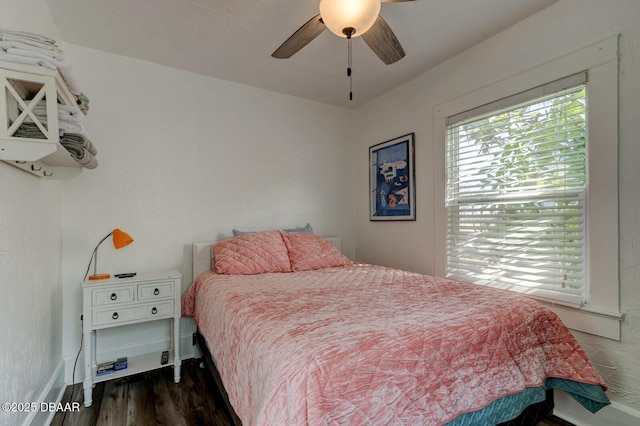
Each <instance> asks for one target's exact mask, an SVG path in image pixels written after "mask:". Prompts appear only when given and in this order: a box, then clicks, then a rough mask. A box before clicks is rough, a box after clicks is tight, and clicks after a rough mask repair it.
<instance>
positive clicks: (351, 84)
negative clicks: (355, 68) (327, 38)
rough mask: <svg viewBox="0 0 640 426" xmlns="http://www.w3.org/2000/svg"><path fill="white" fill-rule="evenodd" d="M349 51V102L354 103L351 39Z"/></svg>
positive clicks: (349, 39) (349, 40)
mask: <svg viewBox="0 0 640 426" xmlns="http://www.w3.org/2000/svg"><path fill="white" fill-rule="evenodd" d="M348 45H349V47H348V50H349V59H348V61H349V65H348V68H347V76H348V77H349V100H350V101H352V100H353V77H352V75H351V74H352V72H351V37H348Z"/></svg>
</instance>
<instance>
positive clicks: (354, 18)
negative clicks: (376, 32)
mask: <svg viewBox="0 0 640 426" xmlns="http://www.w3.org/2000/svg"><path fill="white" fill-rule="evenodd" d="M379 14H380V0H320V15H321V16H322V20H323V21H324V23H325V25H326V26H327V28H329V30H330V31H331V32H332V33H334V34H335V35H337V36H339V37H342V38H347V37H350V36H352V37H358V36H361V35H362V34H364V33H365V32H367V30H369V28H371V27H372V26H373V24H374V23H375V22H376V20H377V19H378V15H379Z"/></svg>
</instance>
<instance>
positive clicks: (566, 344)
mask: <svg viewBox="0 0 640 426" xmlns="http://www.w3.org/2000/svg"><path fill="white" fill-rule="evenodd" d="M336 245H339V239H333V240H331V239H323V238H320V237H317V236H315V235H313V234H309V233H298V232H293V233H285V232H282V231H268V232H260V233H255V234H248V235H241V236H238V237H234V238H231V239H228V240H224V241H221V242H217V243H198V244H194V258H193V259H194V277H197V279H195V281H194V283H193V284H192V285H191V286H190V287H189V289H188V290H187V291H186V292H185V294H184V295H183V299H182V311H183V315H184V316H193V317H194V318H195V321H196V324H197V327H198V338H199V340H200V342H202V343H201V345H200V347H201V349H202V350H203V352H205V354H206V358H207V360H209V365H210V368H211V370H212V373H213V375H214V377H215V378H216V381H217V382H218V385H219V387H220V388H221V393H222V394H223V396H224V397H225V399H226V402H227V403H228V408H229V409H230V412H231V414H232V417H233V418H234V422H235V423H236V424H244V425H246V426H249V425H284V424H286V425H307V424H308V425H319V424H323V425H324V424H337V425H359V424H367V425H368V424H391V425H395V424H398V425H400V424H403V425H409V424H411V425H414V424H419V425H442V424H447V425H452V426H454V425H496V424H502V423H505V424H531V425H533V424H537V423H538V422H539V421H540V420H541V419H543V418H545V417H546V416H548V415H549V414H550V412H551V410H552V407H553V389H561V390H563V391H565V392H567V393H568V394H569V395H571V396H572V397H574V398H575V399H576V400H577V401H578V402H580V403H581V404H582V405H583V406H584V407H585V408H586V409H588V410H590V411H592V412H596V411H598V410H599V409H600V408H602V407H603V406H605V405H607V404H609V400H608V398H607V396H606V394H605V393H604V391H606V385H605V383H604V382H603V380H602V378H601V376H600V375H599V374H598V372H597V371H596V369H595V367H594V366H593V364H592V363H591V361H590V360H589V359H588V357H587V355H586V354H585V352H584V351H583V349H582V348H581V347H580V346H579V344H578V343H577V342H576V340H575V339H574V338H573V336H572V335H571V333H570V332H569V331H568V330H567V328H566V327H565V326H564V325H563V324H562V323H561V321H560V320H559V318H558V317H557V316H556V315H555V314H554V313H552V312H551V311H549V310H548V309H546V308H545V307H544V306H543V305H542V304H539V303H537V302H535V301H533V300H531V299H528V298H524V297H522V296H519V295H515V294H513V293H510V292H507V291H502V290H496V289H490V288H486V287H482V286H477V285H472V284H468V283H463V282H457V281H452V280H447V279H444V278H439V277H431V276H425V275H420V274H416V273H411V272H406V271H401V270H397V269H393V268H387V267H384V266H380V265H368V264H359V263H352V262H351V261H349V260H348V259H347V258H346V257H344V256H342V255H341V253H340V251H339V250H338V249H337V248H336ZM213 262H215V263H213ZM209 357H210V358H209Z"/></svg>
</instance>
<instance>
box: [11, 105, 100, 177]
mask: <svg viewBox="0 0 640 426" xmlns="http://www.w3.org/2000/svg"><path fill="white" fill-rule="evenodd" d="M57 105H58V126H59V134H60V143H61V144H62V146H63V147H64V148H65V149H66V150H67V151H69V153H70V154H71V156H72V157H73V158H74V159H75V160H76V161H77V162H78V163H79V164H80V165H82V166H83V167H85V168H87V169H95V168H96V167H98V160H96V158H95V156H96V155H97V154H98V150H97V149H96V148H95V146H94V145H93V144H92V143H91V140H89V136H88V133H87V131H86V127H85V124H84V115H83V114H82V112H81V111H80V109H79V108H76V107H74V106H68V105H62V104H57ZM31 111H32V112H33V114H34V115H35V116H36V119H37V120H38V121H39V122H40V123H42V124H44V125H46V124H47V107H46V104H45V103H44V101H40V102H39V103H38V104H37V105H35V106H34V107H33V108H32V110H31ZM15 135H16V136H19V137H24V138H32V139H44V135H43V134H42V132H41V131H40V129H38V126H37V125H36V124H35V123H34V122H33V120H32V119H31V118H30V117H27V118H26V119H25V120H24V123H22V125H21V126H20V128H19V129H18V130H17V131H16V133H15Z"/></svg>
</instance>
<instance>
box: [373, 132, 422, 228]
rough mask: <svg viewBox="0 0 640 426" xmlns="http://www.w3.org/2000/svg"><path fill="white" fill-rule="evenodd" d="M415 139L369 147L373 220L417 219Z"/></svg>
mask: <svg viewBox="0 0 640 426" xmlns="http://www.w3.org/2000/svg"><path fill="white" fill-rule="evenodd" d="M413 136H414V134H413V133H409V134H408V135H404V136H400V137H399V138H395V139H392V140H390V141H386V142H382V143H380V144H378V145H374V146H372V147H370V148H369V165H370V168H371V170H370V175H369V196H370V203H369V220H416V179H415V170H414V157H415V155H414V142H413Z"/></svg>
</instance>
